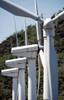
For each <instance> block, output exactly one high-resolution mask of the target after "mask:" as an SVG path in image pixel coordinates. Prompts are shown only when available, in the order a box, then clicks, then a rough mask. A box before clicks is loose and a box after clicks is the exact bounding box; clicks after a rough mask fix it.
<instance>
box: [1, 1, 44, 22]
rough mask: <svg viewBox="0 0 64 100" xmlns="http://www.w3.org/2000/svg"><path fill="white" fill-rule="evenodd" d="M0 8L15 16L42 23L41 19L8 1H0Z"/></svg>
mask: <svg viewBox="0 0 64 100" xmlns="http://www.w3.org/2000/svg"><path fill="white" fill-rule="evenodd" d="M0 7H2V8H3V9H5V10H7V11H9V12H10V13H12V14H14V15H17V16H23V17H29V18H32V19H34V20H40V21H43V20H42V19H41V18H39V17H38V16H36V15H35V14H33V13H32V12H30V11H28V10H26V9H24V8H23V7H21V6H19V5H17V4H15V3H13V2H11V1H8V0H0Z"/></svg>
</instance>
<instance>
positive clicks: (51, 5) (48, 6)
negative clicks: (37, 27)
mask: <svg viewBox="0 0 64 100" xmlns="http://www.w3.org/2000/svg"><path fill="white" fill-rule="evenodd" d="M10 1H12V2H14V3H16V4H18V5H20V6H22V5H24V8H26V9H28V10H29V11H31V12H33V13H35V7H34V0H10ZM37 3H38V10H39V15H40V14H41V13H43V17H44V19H46V18H50V17H51V16H52V15H53V14H54V13H57V12H58V11H59V10H62V8H64V0H37ZM15 20H16V26H17V31H20V30H21V29H24V18H23V17H18V16H15ZM26 24H27V26H28V25H30V24H35V21H34V20H32V19H26ZM14 32H15V28H14V15H12V14H11V13H9V12H7V11H5V10H4V9H2V8H0V43H1V42H2V41H3V40H5V39H6V38H7V37H8V36H10V35H12V34H13V33H14Z"/></svg>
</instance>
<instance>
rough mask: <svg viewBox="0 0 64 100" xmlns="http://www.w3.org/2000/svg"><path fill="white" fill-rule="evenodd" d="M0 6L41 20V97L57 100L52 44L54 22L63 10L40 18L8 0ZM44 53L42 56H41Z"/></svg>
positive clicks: (55, 66)
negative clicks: (42, 82) (44, 18)
mask: <svg viewBox="0 0 64 100" xmlns="http://www.w3.org/2000/svg"><path fill="white" fill-rule="evenodd" d="M0 7H2V8H4V9H5V10H7V11H9V12H11V13H12V14H14V15H17V16H24V17H29V18H32V19H34V20H36V21H41V22H43V23H44V25H43V33H44V34H43V37H44V52H42V50H41V48H40V46H39V49H40V52H39V53H40V59H41V61H42V64H43V65H44V97H43V99H51V100H58V66H57V63H58V61H57V56H56V52H55V49H54V45H53V38H52V37H53V36H54V33H55V32H54V22H56V21H57V20H58V19H59V18H62V17H63V18H64V11H63V12H61V13H60V14H58V15H57V17H55V18H53V19H46V20H43V19H41V18H40V17H39V16H38V15H35V14H33V13H31V12H29V11H28V10H26V9H24V8H22V7H20V6H18V5H16V4H14V3H12V2H10V1H8V0H1V1H0ZM43 54H44V56H43ZM43 57H44V58H43Z"/></svg>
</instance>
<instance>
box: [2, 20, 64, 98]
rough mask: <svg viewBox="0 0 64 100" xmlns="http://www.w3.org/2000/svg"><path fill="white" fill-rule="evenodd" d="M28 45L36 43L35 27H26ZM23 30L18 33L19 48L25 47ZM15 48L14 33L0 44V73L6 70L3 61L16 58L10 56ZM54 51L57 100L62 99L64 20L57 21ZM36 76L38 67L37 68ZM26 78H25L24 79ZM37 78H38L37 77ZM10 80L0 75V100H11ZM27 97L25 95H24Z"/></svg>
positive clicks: (63, 80)
mask: <svg viewBox="0 0 64 100" xmlns="http://www.w3.org/2000/svg"><path fill="white" fill-rule="evenodd" d="M27 34H28V41H29V44H34V43H37V39H36V28H35V25H33V26H32V25H29V26H28V27H27ZM24 38H25V36H24V30H21V31H19V32H18V39H19V46H23V45H25V42H24ZM15 46H16V39H15V33H14V34H13V35H12V36H10V37H8V38H7V39H6V40H4V41H3V42H2V43H1V44H0V71H1V69H6V68H7V67H6V66H5V60H7V59H12V58H16V57H14V56H12V54H11V47H15ZM55 49H56V52H57V55H58V66H59V67H58V68H59V100H63V99H64V19H62V20H59V21H58V23H57V26H56V34H55ZM37 76H38V66H37ZM26 78H27V77H26ZM37 78H38V77H37ZM42 84H43V69H41V83H40V91H39V97H38V98H39V99H38V100H42V99H41V98H42V94H43V85H42ZM11 86H12V79H11V78H9V77H4V76H2V75H1V73H0V100H11V97H12V96H11V95H12V94H11V93H12V87H11ZM26 95H27V94H26Z"/></svg>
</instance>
